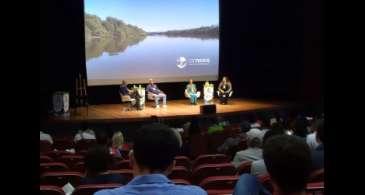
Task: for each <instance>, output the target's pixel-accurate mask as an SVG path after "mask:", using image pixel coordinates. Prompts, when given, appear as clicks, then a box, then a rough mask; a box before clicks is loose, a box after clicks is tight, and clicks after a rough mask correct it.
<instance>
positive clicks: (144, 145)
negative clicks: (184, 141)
mask: <svg viewBox="0 0 365 195" xmlns="http://www.w3.org/2000/svg"><path fill="white" fill-rule="evenodd" d="M179 149H180V147H179V140H178V138H177V137H176V135H175V133H174V132H173V130H171V129H170V128H169V127H168V126H166V125H163V124H160V123H153V124H150V125H145V126H143V127H142V128H140V129H139V130H137V131H136V134H135V137H134V140H133V152H132V153H131V158H130V159H131V163H132V165H133V170H134V172H135V174H136V175H143V174H150V173H164V174H167V173H168V172H169V171H171V169H172V168H173V166H174V165H173V164H174V163H173V162H174V158H175V156H176V155H177V153H178V152H179Z"/></svg>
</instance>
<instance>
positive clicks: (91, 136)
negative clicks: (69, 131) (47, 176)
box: [74, 129, 96, 143]
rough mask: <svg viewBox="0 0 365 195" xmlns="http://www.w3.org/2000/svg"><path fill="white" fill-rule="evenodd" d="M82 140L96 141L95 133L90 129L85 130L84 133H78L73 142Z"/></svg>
mask: <svg viewBox="0 0 365 195" xmlns="http://www.w3.org/2000/svg"><path fill="white" fill-rule="evenodd" d="M82 139H96V137H95V133H94V131H93V130H91V129H87V130H86V131H79V132H78V133H77V134H76V135H75V138H74V142H75V143H76V142H78V141H80V140H82Z"/></svg>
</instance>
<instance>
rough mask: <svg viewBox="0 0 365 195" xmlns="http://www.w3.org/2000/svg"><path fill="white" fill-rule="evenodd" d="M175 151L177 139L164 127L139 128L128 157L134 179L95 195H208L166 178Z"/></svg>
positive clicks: (159, 125) (155, 125)
mask: <svg viewBox="0 0 365 195" xmlns="http://www.w3.org/2000/svg"><path fill="white" fill-rule="evenodd" d="M178 150H179V141H178V138H177V137H176V135H175V133H174V132H173V131H172V130H171V129H170V128H169V127H167V126H166V125H163V124H151V125H146V126H144V127H142V128H141V129H139V130H138V131H137V132H136V134H135V137H134V145H133V150H132V152H131V153H130V160H131V164H132V167H133V172H134V175H135V177H134V178H133V179H132V181H130V182H129V183H128V184H127V185H125V186H123V187H120V188H116V189H107V190H101V191H99V192H96V193H95V195H108V194H110V195H123V194H141V195H142V194H160V195H163V194H174V195H183V194H186V195H188V194H196V195H200V194H207V193H206V192H205V191H204V190H203V189H201V188H200V187H198V186H192V185H176V184H174V183H173V182H172V181H171V180H169V179H168V178H167V177H166V175H168V174H169V173H170V172H171V170H172V168H173V167H174V162H175V161H174V158H175V156H176V154H177V152H178ZM162 151H163V152H162Z"/></svg>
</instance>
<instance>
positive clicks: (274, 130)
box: [262, 123, 285, 145]
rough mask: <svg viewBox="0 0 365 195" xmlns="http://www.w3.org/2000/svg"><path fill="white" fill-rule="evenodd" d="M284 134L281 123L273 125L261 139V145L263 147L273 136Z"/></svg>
mask: <svg viewBox="0 0 365 195" xmlns="http://www.w3.org/2000/svg"><path fill="white" fill-rule="evenodd" d="M284 134H285V130H284V128H283V126H282V125H281V123H275V124H273V126H272V129H271V130H269V131H267V132H266V133H265V135H264V137H263V138H262V145H265V143H266V141H267V140H268V139H269V138H271V137H273V136H275V135H284Z"/></svg>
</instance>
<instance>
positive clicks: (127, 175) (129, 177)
mask: <svg viewBox="0 0 365 195" xmlns="http://www.w3.org/2000/svg"><path fill="white" fill-rule="evenodd" d="M109 174H120V175H122V176H123V177H124V178H127V182H129V181H131V180H132V179H133V177H134V175H133V170H132V169H121V170H110V171H109Z"/></svg>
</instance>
